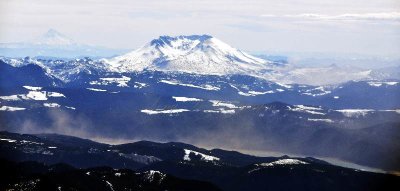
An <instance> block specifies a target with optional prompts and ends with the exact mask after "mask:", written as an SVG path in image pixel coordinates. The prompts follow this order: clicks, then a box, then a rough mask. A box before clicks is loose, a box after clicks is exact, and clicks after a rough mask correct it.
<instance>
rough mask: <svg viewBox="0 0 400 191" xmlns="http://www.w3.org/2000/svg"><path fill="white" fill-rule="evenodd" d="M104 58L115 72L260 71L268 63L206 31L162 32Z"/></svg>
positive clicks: (231, 72)
mask: <svg viewBox="0 0 400 191" xmlns="http://www.w3.org/2000/svg"><path fill="white" fill-rule="evenodd" d="M104 61H105V63H107V64H108V65H109V67H110V70H112V71H117V72H132V71H141V70H144V69H148V70H161V71H180V72H189V73H198V74H254V73H255V72H256V73H262V72H264V71H265V70H266V69H268V68H270V63H271V62H269V61H267V60H263V59H260V58H256V57H254V56H251V55H249V54H247V53H245V52H242V51H240V50H238V49H235V48H233V47H231V46H229V45H228V44H226V43H224V42H222V41H220V40H218V39H217V38H214V37H212V36H209V35H191V36H177V37H170V36H161V37H159V38H158V39H154V40H152V41H151V42H149V43H147V44H146V45H144V46H143V47H141V48H139V49H137V50H135V51H132V52H130V53H127V54H125V55H122V56H118V57H115V58H112V59H109V60H104Z"/></svg>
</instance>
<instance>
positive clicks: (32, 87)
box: [22, 86, 42, 91]
mask: <svg viewBox="0 0 400 191" xmlns="http://www.w3.org/2000/svg"><path fill="white" fill-rule="evenodd" d="M22 87H24V88H25V89H27V90H32V91H38V90H41V89H42V87H34V86H22Z"/></svg>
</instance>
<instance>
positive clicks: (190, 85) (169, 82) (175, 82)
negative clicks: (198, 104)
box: [160, 80, 220, 91]
mask: <svg viewBox="0 0 400 191" xmlns="http://www.w3.org/2000/svg"><path fill="white" fill-rule="evenodd" d="M160 82H161V83H165V84H169V85H178V86H186V87H191V88H199V89H203V90H210V91H218V90H220V88H219V87H215V86H211V85H208V84H206V85H202V86H197V85H193V84H183V83H180V82H178V81H168V80H161V81H160Z"/></svg>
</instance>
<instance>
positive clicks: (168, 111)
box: [140, 109, 190, 115]
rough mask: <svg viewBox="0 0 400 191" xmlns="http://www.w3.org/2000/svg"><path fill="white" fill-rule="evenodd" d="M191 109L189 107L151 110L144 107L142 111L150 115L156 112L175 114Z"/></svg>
mask: <svg viewBox="0 0 400 191" xmlns="http://www.w3.org/2000/svg"><path fill="white" fill-rule="evenodd" d="M186 111H190V110H187V109H169V110H149V109H142V110H140V112H142V113H146V114H149V115H155V114H173V113H181V112H186Z"/></svg>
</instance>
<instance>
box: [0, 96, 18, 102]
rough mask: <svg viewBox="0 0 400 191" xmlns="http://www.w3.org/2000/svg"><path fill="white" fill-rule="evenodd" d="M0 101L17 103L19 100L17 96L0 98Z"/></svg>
mask: <svg viewBox="0 0 400 191" xmlns="http://www.w3.org/2000/svg"><path fill="white" fill-rule="evenodd" d="M0 99H2V100H6V101H18V100H20V98H19V97H18V95H10V96H0Z"/></svg>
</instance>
